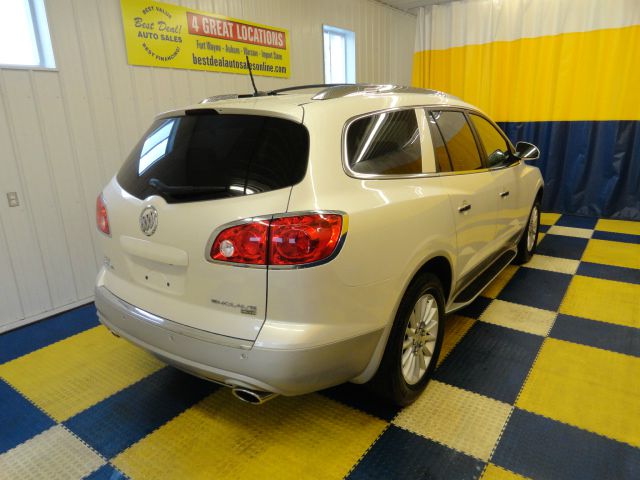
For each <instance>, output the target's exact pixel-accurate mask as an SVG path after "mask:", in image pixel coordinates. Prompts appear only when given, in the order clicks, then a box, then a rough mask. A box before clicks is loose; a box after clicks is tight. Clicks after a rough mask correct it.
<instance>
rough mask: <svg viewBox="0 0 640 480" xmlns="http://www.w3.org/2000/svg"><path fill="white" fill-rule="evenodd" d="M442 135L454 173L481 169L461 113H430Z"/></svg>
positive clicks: (471, 136)
mask: <svg viewBox="0 0 640 480" xmlns="http://www.w3.org/2000/svg"><path fill="white" fill-rule="evenodd" d="M432 115H433V118H435V120H436V122H437V124H438V128H439V129H440V132H441V133H442V136H443V138H444V141H445V144H446V146H447V153H448V154H449V157H450V159H451V165H452V166H453V170H454V171H465V170H477V169H479V168H482V161H481V160H480V154H479V153H478V146H477V145H476V141H475V138H474V137H473V133H472V131H471V127H470V126H469V124H468V123H467V119H466V118H465V116H464V114H463V113H462V112H447V111H443V112H432Z"/></svg>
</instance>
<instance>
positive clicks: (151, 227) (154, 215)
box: [140, 205, 158, 237]
mask: <svg viewBox="0 0 640 480" xmlns="http://www.w3.org/2000/svg"><path fill="white" fill-rule="evenodd" d="M156 228H158V211H157V210H156V208H155V207H153V206H151V205H149V206H148V207H147V208H145V209H144V210H142V213H141V214H140V230H142V233H144V234H145V235H146V236H147V237H150V236H151V235H153V234H154V233H155V231H156Z"/></svg>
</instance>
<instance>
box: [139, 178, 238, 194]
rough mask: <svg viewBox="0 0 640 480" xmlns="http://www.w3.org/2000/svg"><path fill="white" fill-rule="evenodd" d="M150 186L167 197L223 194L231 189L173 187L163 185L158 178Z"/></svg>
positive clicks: (152, 179) (220, 187)
mask: <svg viewBox="0 0 640 480" xmlns="http://www.w3.org/2000/svg"><path fill="white" fill-rule="evenodd" d="M149 185H151V186H152V187H153V188H155V189H156V190H158V191H159V192H161V193H166V194H167V195H190V194H207V193H222V192H226V191H228V190H229V187H225V186H221V185H212V186H207V187H193V186H188V185H185V186H173V185H167V184H165V183H162V182H161V181H160V180H158V179H157V178H151V179H150V180H149Z"/></svg>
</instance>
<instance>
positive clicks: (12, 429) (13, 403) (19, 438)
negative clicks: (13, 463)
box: [0, 379, 55, 454]
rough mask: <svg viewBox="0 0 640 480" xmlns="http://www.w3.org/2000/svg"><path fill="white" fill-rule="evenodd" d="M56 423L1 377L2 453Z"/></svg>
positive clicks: (0, 439)
mask: <svg viewBox="0 0 640 480" xmlns="http://www.w3.org/2000/svg"><path fill="white" fill-rule="evenodd" d="M54 425H55V422H54V421H53V420H52V419H51V418H49V417H48V416H47V415H45V414H44V413H42V411H40V410H39V409H37V408H36V407H35V406H33V405H32V404H31V403H30V402H29V401H27V400H26V399H25V398H24V397H23V396H22V395H20V394H19V393H18V392H17V391H15V390H14V389H13V388H12V387H11V386H10V385H9V384H7V383H6V382H4V381H3V380H1V379H0V454H1V453H3V452H6V451H7V450H10V449H12V448H13V447H16V446H18V445H20V444H21V443H22V442H25V441H27V440H29V439H30V438H31V437H33V436H35V435H37V434H39V433H41V432H44V431H45V430H47V429H49V428H51V427H53V426H54Z"/></svg>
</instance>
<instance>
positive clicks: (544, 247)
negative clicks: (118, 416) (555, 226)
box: [536, 234, 589, 260]
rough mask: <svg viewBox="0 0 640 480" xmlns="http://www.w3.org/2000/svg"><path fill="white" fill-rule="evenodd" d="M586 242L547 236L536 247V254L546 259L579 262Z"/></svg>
mask: <svg viewBox="0 0 640 480" xmlns="http://www.w3.org/2000/svg"><path fill="white" fill-rule="evenodd" d="M588 242H589V239H587V238H578V237H565V236H564V235H551V234H547V235H545V236H544V238H543V239H542V241H541V242H540V243H539V244H538V246H537V247H536V253H538V254H540V255H546V256H548V257H560V258H569V259H571V260H580V259H581V258H582V254H583V252H584V249H585V248H587V243H588Z"/></svg>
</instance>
